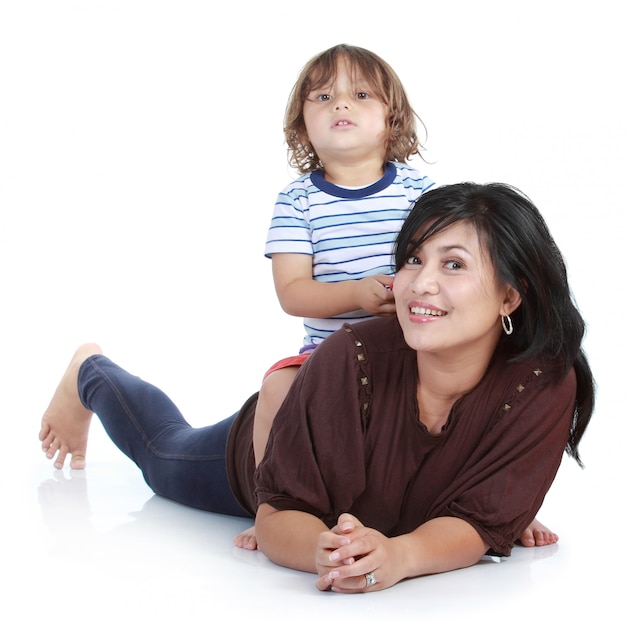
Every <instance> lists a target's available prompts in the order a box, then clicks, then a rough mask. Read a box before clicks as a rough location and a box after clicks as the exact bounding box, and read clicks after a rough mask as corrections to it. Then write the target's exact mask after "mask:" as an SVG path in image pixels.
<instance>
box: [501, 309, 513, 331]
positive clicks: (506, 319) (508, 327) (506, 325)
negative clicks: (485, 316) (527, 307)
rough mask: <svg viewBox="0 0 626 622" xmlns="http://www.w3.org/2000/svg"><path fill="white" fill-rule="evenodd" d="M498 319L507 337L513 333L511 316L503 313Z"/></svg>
mask: <svg viewBox="0 0 626 622" xmlns="http://www.w3.org/2000/svg"><path fill="white" fill-rule="evenodd" d="M500 319H501V320H502V328H503V329H504V332H505V333H506V334H507V335H511V334H512V333H513V321H512V320H511V316H510V315H507V314H506V313H505V314H504V315H501V316H500Z"/></svg>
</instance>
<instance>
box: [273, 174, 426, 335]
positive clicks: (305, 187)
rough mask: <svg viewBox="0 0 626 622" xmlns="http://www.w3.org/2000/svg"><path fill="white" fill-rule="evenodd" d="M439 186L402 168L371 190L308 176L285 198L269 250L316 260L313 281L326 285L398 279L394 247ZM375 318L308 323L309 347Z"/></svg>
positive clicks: (361, 315)
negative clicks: (420, 202)
mask: <svg viewBox="0 0 626 622" xmlns="http://www.w3.org/2000/svg"><path fill="white" fill-rule="evenodd" d="M433 185H434V183H433V182H432V180H430V179H429V178H428V177H427V176H426V175H423V174H422V173H420V172H419V171H417V170H416V169H414V168H412V167H410V166H408V165H407V164H401V163H398V162H388V163H387V165H386V167H385V174H384V175H383V177H382V178H381V179H379V180H378V181H377V182H376V183H374V184H372V185H371V186H367V187H365V188H358V189H353V188H344V187H341V186H336V185H334V184H331V183H329V182H328V181H326V180H325V179H324V175H323V173H322V171H319V170H318V171H314V172H312V173H307V174H305V175H302V176H301V177H299V178H298V179H297V180H295V181H293V182H292V183H291V184H289V185H288V186H287V187H286V188H285V189H284V190H283V191H282V192H281V193H280V194H279V195H278V199H277V200H276V205H275V206H274V214H273V216H272V222H271V225H270V229H269V232H268V235H267V241H266V244H265V256H266V257H271V256H272V255H273V254H274V253H294V254H303V255H310V256H311V258H312V262H313V278H314V279H315V280H317V281H321V282H324V283H337V282H340V281H347V280H359V279H363V278H365V277H367V276H372V275H376V274H386V275H392V274H393V273H394V261H393V245H394V243H395V240H396V235H397V233H398V231H399V230H400V228H401V226H402V223H403V222H404V219H405V218H406V216H407V214H408V213H409V211H410V209H411V207H412V205H413V203H414V201H415V200H416V199H417V198H418V197H419V196H420V195H421V194H423V193H424V192H425V191H426V190H428V189H429V188H431V187H432V186H433ZM370 317H372V316H371V315H369V314H368V313H367V312H366V311H364V310H362V309H360V310H358V311H353V312H350V313H344V314H342V315H339V316H335V317H332V318H304V329H305V333H306V334H305V338H304V344H305V345H307V344H318V343H321V342H322V341H323V340H324V339H325V338H326V337H328V335H330V334H331V333H333V332H334V331H335V330H337V329H338V328H339V327H340V326H341V325H342V324H343V323H344V322H346V321H350V322H356V321H362V320H365V319H369V318H370Z"/></svg>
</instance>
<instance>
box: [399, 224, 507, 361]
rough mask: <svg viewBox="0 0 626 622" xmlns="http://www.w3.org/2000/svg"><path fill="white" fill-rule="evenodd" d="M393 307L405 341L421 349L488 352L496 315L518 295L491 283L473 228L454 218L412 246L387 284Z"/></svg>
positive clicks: (498, 328)
mask: <svg viewBox="0 0 626 622" xmlns="http://www.w3.org/2000/svg"><path fill="white" fill-rule="evenodd" d="M393 293H394V296H395V299H396V312H397V315H398V319H399V321H400V325H401V327H402V330H403V332H404V338H405V340H406V342H407V344H408V345H409V346H411V347H412V348H413V349H415V350H417V351H421V352H431V353H441V354H454V355H461V354H464V353H465V354H468V353H469V354H471V353H476V354H487V355H489V356H490V355H491V352H493V349H494V348H495V346H496V344H497V342H498V339H499V338H500V335H501V332H502V324H501V320H500V316H501V314H503V313H512V312H513V310H514V308H515V307H516V306H517V303H514V302H512V301H514V300H515V299H518V298H519V297H518V296H517V292H515V290H513V289H512V288H511V287H508V286H506V285H501V284H499V283H498V282H497V280H496V277H495V271H494V268H493V265H492V263H491V260H490V258H489V256H488V253H487V251H486V250H485V249H483V248H482V247H481V244H480V240H479V238H478V234H477V232H476V229H475V227H474V226H473V225H472V224H470V223H468V222H466V221H460V222H458V223H456V224H454V225H452V226H450V227H448V228H447V229H445V230H444V231H442V232H441V233H438V234H437V235H435V236H433V237H431V238H430V239H429V240H427V241H426V242H425V244H424V245H423V246H422V247H421V248H417V249H415V251H414V252H413V253H412V255H411V256H410V257H409V258H408V260H407V261H406V263H405V264H404V266H403V267H402V268H401V269H400V270H399V272H398V273H397V275H396V278H395V280H394V284H393Z"/></svg>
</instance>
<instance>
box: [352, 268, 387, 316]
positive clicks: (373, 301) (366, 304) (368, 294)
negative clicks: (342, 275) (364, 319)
mask: <svg viewBox="0 0 626 622" xmlns="http://www.w3.org/2000/svg"><path fill="white" fill-rule="evenodd" d="M356 283H357V286H358V288H357V304H358V305H359V307H360V308H361V309H364V310H365V311H367V312H368V313H371V314H372V315H381V316H382V315H393V314H394V313H395V312H396V303H395V300H394V297H393V292H392V288H393V277H392V276H386V275H384V274H380V275H376V276H368V277H366V278H364V279H361V280H360V281H357V282H356Z"/></svg>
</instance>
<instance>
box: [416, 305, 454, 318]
mask: <svg viewBox="0 0 626 622" xmlns="http://www.w3.org/2000/svg"><path fill="white" fill-rule="evenodd" d="M411 313H413V314H414V315H437V316H441V315H446V312H445V311H440V310H438V309H425V308H424V307H411Z"/></svg>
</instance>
